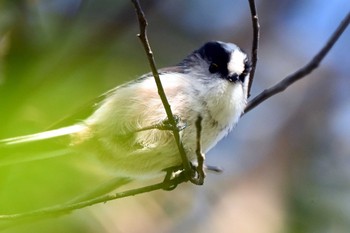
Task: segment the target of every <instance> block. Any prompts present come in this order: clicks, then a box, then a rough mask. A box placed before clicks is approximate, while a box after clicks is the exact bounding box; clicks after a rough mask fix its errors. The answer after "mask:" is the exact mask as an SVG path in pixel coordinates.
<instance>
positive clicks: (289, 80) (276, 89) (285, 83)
mask: <svg viewBox="0 0 350 233" xmlns="http://www.w3.org/2000/svg"><path fill="white" fill-rule="evenodd" d="M349 23H350V13H348V14H347V15H346V17H345V18H344V19H343V21H342V22H341V23H340V24H339V26H338V28H337V29H336V30H335V32H334V33H333V35H332V36H331V37H330V38H329V40H328V41H327V43H326V44H325V46H324V47H323V48H322V49H321V50H320V51H319V52H318V53H317V54H316V55H315V56H314V57H313V58H312V60H311V61H310V62H309V63H308V64H306V65H305V66H304V67H302V68H301V69H299V70H297V71H296V72H295V73H293V74H291V75H289V76H287V77H286V78H284V79H283V80H282V81H280V82H279V83H277V84H276V85H274V86H272V87H270V88H268V89H266V90H264V91H263V92H261V93H260V94H259V95H258V96H256V97H255V98H254V99H252V100H251V101H250V102H249V103H248V105H247V107H246V108H245V111H244V112H245V113H247V112H249V111H250V110H252V109H253V108H255V107H256V106H258V105H259V104H261V103H262V102H264V101H265V100H267V99H268V98H270V97H272V96H274V95H276V94H277V93H280V92H282V91H284V90H285V89H287V88H288V87H289V86H290V85H292V84H293V83H294V82H296V81H298V80H300V79H302V78H304V77H305V76H306V75H308V74H310V73H311V72H312V71H313V70H315V69H316V68H317V67H318V66H319V65H320V63H321V61H322V60H323V59H324V57H325V56H326V55H327V54H328V52H329V51H330V50H331V48H332V47H333V45H334V44H335V43H336V42H337V40H338V39H339V37H340V36H341V34H342V33H343V32H344V31H345V29H346V28H347V26H348V25H349Z"/></svg>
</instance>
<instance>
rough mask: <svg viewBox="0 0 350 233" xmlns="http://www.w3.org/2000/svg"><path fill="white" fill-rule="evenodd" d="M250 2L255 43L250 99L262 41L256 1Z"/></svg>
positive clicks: (252, 52) (250, 0)
mask: <svg viewBox="0 0 350 233" xmlns="http://www.w3.org/2000/svg"><path fill="white" fill-rule="evenodd" d="M248 1H249V8H250V14H251V18H252V26H253V42H252V51H251V62H252V68H251V70H250V73H249V83H248V93H247V95H248V97H249V96H250V90H251V88H252V85H253V80H254V76H255V70H256V66H257V63H258V49H259V39H260V25H259V18H258V12H257V10H256V7H255V1H254V0H248Z"/></svg>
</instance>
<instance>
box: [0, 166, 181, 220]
mask: <svg viewBox="0 0 350 233" xmlns="http://www.w3.org/2000/svg"><path fill="white" fill-rule="evenodd" d="M185 181H187V180H186V178H185V177H184V176H183V174H182V173H180V174H179V175H178V176H177V177H175V178H174V179H171V180H165V181H163V182H161V183H157V184H154V185H149V186H146V187H142V188H137V189H132V190H127V191H124V192H118V193H116V194H114V195H105V196H101V197H97V198H93V199H90V200H87V201H82V202H78V203H68V204H65V205H58V206H53V207H49V208H46V209H40V210H35V211H30V212H26V213H19V214H7V215H0V221H1V220H22V219H25V218H37V217H50V216H54V215H59V214H67V213H69V212H70V211H73V210H77V209H82V208H84V207H88V206H92V205H95V204H98V203H106V202H108V201H111V200H115V199H120V198H124V197H129V196H135V195H137V194H142V193H147V192H151V191H155V190H159V189H163V190H168V189H169V187H174V186H177V185H178V184H180V183H183V182H185Z"/></svg>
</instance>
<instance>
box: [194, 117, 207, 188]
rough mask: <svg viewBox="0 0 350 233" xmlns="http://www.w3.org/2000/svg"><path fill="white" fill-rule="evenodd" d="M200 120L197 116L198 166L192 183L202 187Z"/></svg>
mask: <svg viewBox="0 0 350 233" xmlns="http://www.w3.org/2000/svg"><path fill="white" fill-rule="evenodd" d="M202 120H203V118H202V117H201V116H200V115H199V116H198V118H197V120H196V129H197V137H196V144H197V146H196V155H197V162H198V165H197V167H196V170H197V177H196V178H194V183H195V184H198V185H202V184H203V183H204V178H205V172H204V160H205V156H204V154H203V153H202Z"/></svg>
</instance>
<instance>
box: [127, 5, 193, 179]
mask: <svg viewBox="0 0 350 233" xmlns="http://www.w3.org/2000/svg"><path fill="white" fill-rule="evenodd" d="M131 1H132V3H133V4H134V6H135V10H136V14H137V17H138V20H139V26H140V34H138V35H137V36H138V37H139V38H140V41H141V43H142V45H143V47H144V49H145V52H146V54H147V58H148V62H149V65H150V67H151V70H152V74H153V77H154V80H155V82H156V85H157V88H158V94H159V97H160V99H161V101H162V103H163V106H164V109H165V112H166V115H167V118H168V121H169V123H170V124H171V125H172V126H173V130H172V132H173V134H174V139H175V142H176V145H177V148H178V150H179V153H180V156H181V159H182V164H183V167H184V170H185V175H186V176H187V178H188V179H189V180H190V178H191V167H190V162H189V160H188V158H187V155H186V152H185V150H184V148H183V145H182V142H181V139H180V134H179V130H178V129H177V123H176V120H175V118H174V115H173V113H172V111H171V107H170V104H169V102H168V99H167V97H166V95H165V92H164V88H163V86H162V82H161V80H160V78H159V73H158V70H157V68H156V65H155V61H154V57H153V52H152V50H151V47H150V44H149V42H148V38H147V32H146V30H147V25H148V23H147V20H146V17H145V14H144V12H143V10H142V8H141V6H140V3H139V1H138V0H131Z"/></svg>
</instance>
